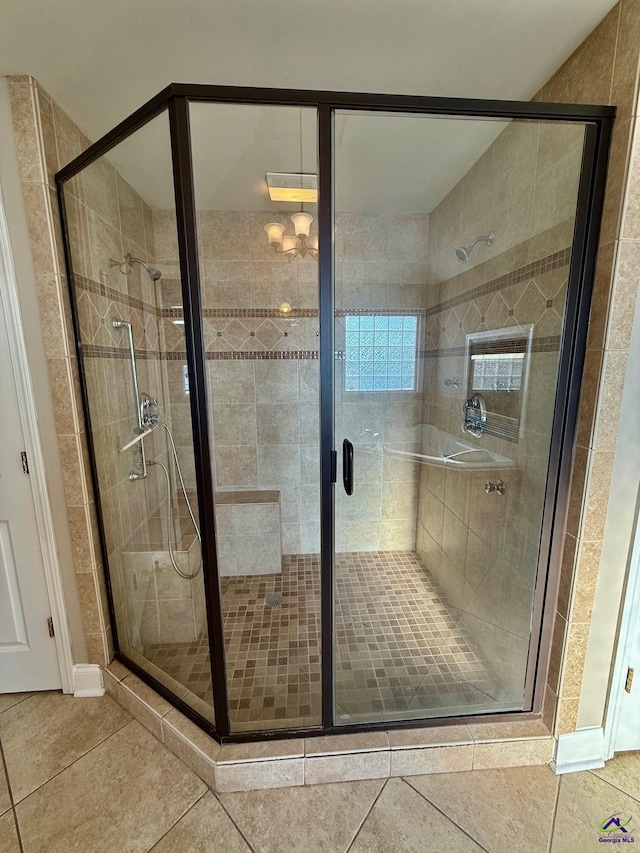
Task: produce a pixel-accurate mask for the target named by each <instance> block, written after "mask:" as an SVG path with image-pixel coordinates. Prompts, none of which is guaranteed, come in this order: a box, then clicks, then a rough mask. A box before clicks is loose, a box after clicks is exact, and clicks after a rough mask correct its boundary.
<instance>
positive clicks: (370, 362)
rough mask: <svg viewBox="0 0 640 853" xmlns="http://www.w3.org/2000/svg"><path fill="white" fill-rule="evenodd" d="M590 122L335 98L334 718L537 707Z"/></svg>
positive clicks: (364, 718)
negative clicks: (492, 116) (529, 685)
mask: <svg viewBox="0 0 640 853" xmlns="http://www.w3.org/2000/svg"><path fill="white" fill-rule="evenodd" d="M583 142H584V125H582V124H560V123H555V122H554V123H545V122H539V121H516V120H514V121H500V122H499V121H488V120H474V119H464V120H460V119H455V120H454V119H446V118H441V117H437V116H419V115H398V114H393V115H386V114H381V113H378V114H370V113H369V114H367V113H355V112H348V111H343V112H339V113H338V114H337V115H336V120H335V175H336V185H335V210H336V213H335V247H336V248H335V339H336V361H335V446H336V447H338V448H340V446H341V445H342V442H343V439H346V440H347V442H348V443H347V445H346V448H345V453H344V457H343V454H342V453H341V452H340V453H339V460H340V462H341V464H342V465H343V466H346V467H347V468H349V470H345V469H344V467H343V468H341V471H340V472H339V477H338V484H337V486H336V495H335V540H336V553H335V572H334V574H335V584H334V621H335V634H334V642H335V651H334V657H335V671H334V696H335V722H336V724H338V725H340V724H353V723H358V722H367V721H378V720H380V721H384V720H401V719H415V718H420V717H440V716H455V715H462V714H473V713H480V712H484V713H486V712H491V711H501V710H519V709H522V708H523V707H524V705H525V702H526V697H525V675H526V672H527V664H528V653H529V642H530V631H531V620H532V609H533V601H534V593H535V586H536V576H537V571H538V554H539V545H540V536H541V528H542V513H543V508H544V493H545V486H546V477H547V468H548V462H549V452H550V441H551V429H552V420H553V415H554V405H555V393H556V385H557V375H558V359H559V348H560V340H561V335H562V331H563V320H564V312H565V300H566V293H567V278H568V270H569V262H570V257H571V248H572V240H573V228H574V219H575V215H576V202H577V193H578V182H579V177H580V168H581V160H582V149H583ZM349 443H350V444H349ZM351 447H352V449H351ZM351 458H352V459H353V463H352V464H351V463H350V459H351ZM343 460H344V461H343ZM351 473H352V476H353V493H352V494H351V495H349V494H348V493H347V490H346V489H345V488H343V487H342V478H343V476H345V475H349V474H351Z"/></svg>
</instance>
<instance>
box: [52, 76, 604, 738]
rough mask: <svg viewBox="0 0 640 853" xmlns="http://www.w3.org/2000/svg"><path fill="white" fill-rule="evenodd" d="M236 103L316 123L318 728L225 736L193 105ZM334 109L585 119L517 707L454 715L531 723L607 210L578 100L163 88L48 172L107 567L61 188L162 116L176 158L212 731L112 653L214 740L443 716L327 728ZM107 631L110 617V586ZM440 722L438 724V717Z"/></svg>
mask: <svg viewBox="0 0 640 853" xmlns="http://www.w3.org/2000/svg"><path fill="white" fill-rule="evenodd" d="M190 102H200V103H206V102H208V103H227V104H229V103H234V104H248V105H273V106H295V107H313V108H315V109H316V110H317V115H318V186H319V190H320V199H319V205H318V234H319V247H320V248H319V260H318V264H319V290H320V293H319V323H320V374H321V390H320V436H321V437H320V462H321V469H320V487H321V542H322V547H321V591H322V604H321V608H322V610H321V626H322V641H321V650H322V655H321V660H322V726H321V727H317V728H312V729H294V730H291V729H281V730H268V731H260V732H255V733H243V734H241V735H233V734H231V732H230V728H229V716H228V703H227V682H226V676H225V665H224V631H223V621H222V610H221V596H220V581H219V575H218V569H217V559H216V539H215V519H214V501H213V482H212V468H211V464H210V442H209V425H208V423H207V416H206V412H207V387H206V385H207V383H206V363H205V347H204V336H203V328H202V312H201V308H202V305H201V293H200V281H199V269H198V246H197V235H196V229H195V221H196V209H195V193H194V181H193V163H192V159H191V145H190V127H189V103H190ZM337 110H350V111H354V112H367V111H368V112H397V113H403V112H404V113H407V112H410V113H415V114H422V115H433V116H442V117H450V116H458V117H466V118H470V119H473V118H495V119H503V120H510V119H530V120H547V121H564V122H579V123H585V144H584V149H583V161H582V170H581V177H580V185H579V190H578V204H577V212H576V220H575V227H574V240H573V244H572V249H573V251H572V255H571V266H570V272H569V291H568V296H567V305H566V311H565V314H566V320H565V325H564V328H563V333H562V340H561V346H560V362H559V369H558V383H557V392H556V406H555V413H554V420H553V431H552V440H551V448H550V456H549V469H548V477H547V487H546V493H545V506H544V515H543V525H542V535H541V545H540V552H539V553H540V557H539V564H538V582H537V584H536V594H535V599H534V606H533V614H532V634H531V636H532V642H531V644H530V650H529V660H528V666H527V676H526V683H525V696H526V697H527V701H526V702H525V704H524V710H522V711H519V712H513V713H507V714H505V713H500V714H493V715H483V716H481V717H476V718H474V717H465V718H460V719H466V720H470V719H482V720H484V721H489V720H497V719H500V720H503V719H505V718H510V719H518V720H522V719H523V718H526V715H527V714H528V715H529V716H530V717H537V716H538V715H539V713H540V710H541V707H542V701H543V691H544V678H543V677H542V676H543V675H544V674H545V672H546V668H547V666H548V659H549V652H550V647H551V635H552V626H553V610H554V606H555V601H556V598H557V591H558V581H559V568H560V562H561V548H562V538H563V537H562V535H561V534H562V531H563V528H564V526H565V525H566V517H567V511H568V495H569V483H570V475H571V464H572V449H573V445H574V440H575V433H576V425H577V415H578V403H579V395H580V383H581V378H582V370H583V365H584V357H585V352H586V339H587V326H588V318H589V309H590V302H591V292H592V287H593V279H594V274H595V264H596V258H597V249H598V238H599V231H600V220H601V214H602V208H603V202H604V189H605V180H606V171H607V162H608V156H609V148H610V142H611V132H612V125H613V120H614V117H615V108H614V107H609V106H595V105H583V104H552V103H539V102H531V101H528V102H521V101H500V100H476V99H466V98H432V97H425V96H417V95H416V96H414V95H386V94H360V93H349V92H326V91H297V90H292V89H259V88H249V87H235V86H213V85H202V84H175V83H174V84H171V85H169V86H168V87H167V88H166V89H164V90H163V91H161V92H160V93H159V94H158V95H156V96H155V97H154V98H152V99H151V100H150V101H149V102H147V103H146V104H145V105H143V106H142V107H140V109H138V110H136V111H135V112H134V113H133V114H132V115H130V116H129V117H128V118H127V119H125V120H124V121H123V122H121V123H120V124H119V125H117V126H116V127H115V128H113V129H112V130H111V131H110V132H109V133H107V134H106V135H105V136H104V137H102V139H100V140H98V141H97V142H96V143H94V144H93V145H91V146H90V147H89V148H87V149H86V150H85V151H84V152H83V153H82V154H80V155H79V156H78V157H77V158H76V159H75V160H73V161H72V162H71V163H70V164H68V165H67V166H66V167H65V168H64V169H62V170H61V171H60V172H58V174H57V175H56V184H57V188H58V198H59V203H60V209H61V217H62V222H63V238H64V246H65V259H66V265H67V273H68V281H69V286H70V291H71V302H72V311H73V315H74V327H75V331H76V347H77V352H78V363H79V366H80V374H81V387H82V394H83V404H84V413H85V419H86V423H87V437H88V443H89V448H90V457H91V470H92V479H93V486H94V492H95V496H96V504H97V507H98V526H99V528H100V538H101V547H102V554H103V561H104V565H105V567H107V573H108V560H107V553H106V547H105V541H104V531H103V529H102V513H101V511H100V500H99V488H98V480H97V469H96V464H95V454H94V452H93V442H92V435H91V428H90V424H91V421H90V416H89V406H88V397H87V387H86V381H85V377H84V370H83V367H82V347H81V344H80V336H79V325H78V318H77V311H76V306H75V298H74V295H75V294H74V288H73V269H72V264H71V246H70V242H69V234H68V227H67V220H66V216H65V208H64V184H65V182H66V181H68V180H69V179H70V178H72V177H73V176H74V175H76V174H78V172H80V171H81V170H82V169H83V168H85V166H88V165H89V164H90V163H92V162H93V161H94V160H96V159H97V158H99V157H101V156H103V155H104V154H106V153H107V152H108V151H109V150H110V149H111V148H113V147H114V146H115V145H117V144H118V143H119V142H121V141H123V140H124V139H126V138H127V137H128V136H129V135H131V134H132V133H134V132H135V131H136V130H137V129H139V128H140V127H142V126H143V125H145V124H146V123H147V122H149V121H150V120H151V119H153V118H155V117H156V116H158V115H159V114H161V113H163V112H165V111H167V112H168V116H169V125H170V136H171V146H172V157H173V177H174V187H175V198H176V217H177V227H178V244H179V255H180V269H181V278H182V295H183V306H184V320H185V324H184V331H185V341H186V350H187V362H188V369H189V385H190V388H191V394H190V403H191V414H192V428H193V439H194V456H195V467H196V486H197V494H198V502H199V507H200V514H201V529H202V533H203V538H202V554H203V567H204V568H203V574H204V580H205V597H206V603H207V623H208V629H209V644H210V652H211V661H212V663H213V664H214V666H213V672H212V678H213V701H214V711H215V719H216V725H215V726H213V725H212V724H211V723H210V722H208V721H207V720H205V719H204V717H202V716H201V715H199V714H198V713H197V712H195V711H193V710H192V709H191V708H190V706H188V705H187V704H186V703H185V702H183V701H182V700H180V699H178V697H176V696H174V694H173V693H171V691H169V690H168V689H167V688H165V687H164V686H163V685H161V684H160V682H158V681H157V680H156V679H154V678H153V677H151V676H149V675H148V674H147V673H146V672H145V671H144V670H143V669H141V668H140V667H139V666H137V665H136V664H135V663H134V662H133V661H130V660H129V659H128V658H127V657H126V656H125V655H124V654H123V653H122V652H120V651H119V646H118V640H117V631H116V630H114V642H115V647H116V650H117V651H116V656H117V657H119V658H120V659H121V660H123V662H125V663H126V664H127V666H129V667H130V668H131V669H132V670H133V671H135V672H136V673H137V674H138V675H139V676H140V677H141V678H142V679H143V680H145V681H146V682H147V683H149V684H150V685H151V686H152V687H154V688H155V689H156V690H158V692H160V693H161V694H162V695H163V696H165V697H166V698H167V699H168V700H169V701H171V702H172V703H173V704H174V705H175V706H176V707H178V708H179V709H180V710H181V711H182V712H183V713H185V714H186V715H187V716H188V717H190V718H191V719H193V720H194V721H195V722H196V723H197V724H198V725H199V726H200V727H201V728H203V729H204V730H205V731H207V732H208V733H210V734H211V735H213V736H214V737H216V738H217V739H218V740H221V741H229V742H231V741H246V740H255V739H265V738H282V737H296V736H304V735H317V734H320V735H322V734H328V733H346V732H349V731H365V730H376V729H388V728H391V727H397V728H400V727H411V726H426V725H438V724H439V723H442V722H443V718H440V719H437V718H436V719H418V720H411V721H403V722H381V723H368V724H360V725H352V726H338V727H336V726H335V725H334V724H333V704H334V703H333V550H334V549H333V487H334V482H335V453H336V451H335V449H334V447H333V441H334V436H333V405H334V403H333V269H332V263H333V207H334V205H333V197H332V193H333V156H334V152H333V133H332V123H333V117H334V115H335V112H336V111H337ZM107 587H108V598H109V606H110V610H111V616H112V625H113V626H114V628H115V624H116V623H115V612H114V605H113V599H112V595H111V590H110V586H109V582H108V579H107ZM445 719H446V718H445Z"/></svg>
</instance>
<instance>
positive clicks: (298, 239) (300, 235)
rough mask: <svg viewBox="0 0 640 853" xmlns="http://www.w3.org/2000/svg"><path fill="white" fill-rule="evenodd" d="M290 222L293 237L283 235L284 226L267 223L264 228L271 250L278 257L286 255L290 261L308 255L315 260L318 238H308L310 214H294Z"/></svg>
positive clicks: (316, 257) (277, 223) (311, 217)
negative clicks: (291, 223) (293, 229)
mask: <svg viewBox="0 0 640 853" xmlns="http://www.w3.org/2000/svg"><path fill="white" fill-rule="evenodd" d="M291 221H292V222H293V227H294V228H295V232H296V234H295V237H294V236H293V235H291V234H287V235H285V234H284V230H285V226H284V225H281V224H280V223H279V222H269V223H268V224H267V225H265V226H264V230H265V231H266V232H267V238H268V240H269V243H270V244H271V248H272V249H273V251H274V252H275V253H276V254H278V255H286V256H287V257H288V258H289V260H290V261H292V260H293V259H294V258H297V257H298V255H299V256H300V257H301V258H304V257H306V256H307V255H310V256H311V257H312V258H314V259H315V260H317V259H318V237H317V235H316V236H314V237H310V236H309V229H310V228H311V223H312V222H313V216H311V214H310V213H294V214H293V216H292V217H291Z"/></svg>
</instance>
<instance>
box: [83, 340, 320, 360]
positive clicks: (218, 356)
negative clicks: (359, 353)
mask: <svg viewBox="0 0 640 853" xmlns="http://www.w3.org/2000/svg"><path fill="white" fill-rule="evenodd" d="M82 354H83V356H84V357H85V358H122V359H128V358H130V354H129V350H128V349H124V348H122V347H106V346H101V345H99V344H83V345H82ZM205 357H206V360H207V361H308V360H317V359H319V358H320V353H319V352H318V350H288V351H287V350H282V351H281V350H267V351H266V352H260V351H250V350H249V351H246V352H234V351H225V352H211V351H208V352H207V353H206V354H205ZM136 358H140V359H142V360H145V359H146V360H153V359H157V360H158V361H182V362H186V360H187V353H186V350H174V351H170V352H161V351H160V350H144V349H136Z"/></svg>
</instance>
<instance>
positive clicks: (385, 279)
mask: <svg viewBox="0 0 640 853" xmlns="http://www.w3.org/2000/svg"><path fill="white" fill-rule="evenodd" d="M274 219H275V220H278V219H279V220H280V221H282V223H283V224H286V223H287V221H288V217H287V216H286V215H282V216H280V217H278V215H276V214H274V213H273V212H266V213H256V212H252V213H247V212H244V213H243V212H239V211H201V212H200V214H199V234H198V238H199V249H200V258H201V265H202V266H201V276H202V282H203V305H204V322H203V325H204V335H205V345H206V350H207V359H208V379H209V398H210V404H211V413H210V417H211V424H212V433H213V437H212V441H213V455H214V461H215V482H216V488H217V489H220V490H256V489H258V490H273V491H278V492H279V493H280V501H281V513H282V536H283V552H284V553H285V554H306V553H317V552H318V551H319V550H320V529H319V527H320V492H319V443H318V441H319V438H318V424H319V407H318V400H319V384H318V382H319V362H318V316H317V314H318V311H317V304H318V285H317V264H316V262H315V261H313V260H311V259H306V260H301V259H298V260H295V261H293V262H289V261H288V259H287V258H285V257H277V256H275V255H274V254H273V251H272V249H271V248H270V246H269V245H268V243H267V241H266V235H265V232H264V225H265V224H266V223H267V222H269V221H273V220H274ZM289 224H290V223H289ZM154 233H155V239H156V262H157V263H158V265H159V266H160V267H161V269H163V270H169V269H172V268H173V269H175V268H176V258H177V246H176V243H175V225H174V222H173V214H172V213H171V212H166V211H156V212H154ZM427 245H428V219H427V217H423V216H388V215H380V214H371V215H366V214H342V215H341V216H339V217H338V221H337V223H336V246H337V259H338V261H337V267H336V282H337V294H336V303H337V304H338V305H342V309H341V313H342V314H344V313H348V311H349V309H350V308H353V309H355V310H357V311H363V310H364V309H375V310H376V311H384V309H387V308H392V309H396V310H398V309H407V310H411V309H414V308H416V309H417V308H420V307H421V306H423V305H424V299H425V294H424V290H425V282H426V276H427V266H426V250H427ZM178 286H179V285H178V282H177V280H176V281H175V282H174V285H173V287H174V290H173V291H172V290H171V288H170V287H168V286H167V283H166V282H165V286H164V287H163V290H162V293H163V298H164V300H165V301H164V306H163V307H164V309H165V313H166V312H169V313H170V312H171V305H174V304H175V305H177V304H179V299H177V293H178V291H177V287H178ZM283 302H289V303H290V304H291V305H292V306H293V311H292V313H291V315H290V316H289V317H286V318H285V317H282V316H281V315H280V313H279V308H280V305H281V304H282V303H283ZM179 316H180V312H179V311H177V312H176V317H179ZM173 319H175V317H174V318H171V317H166V318H165V320H164V323H165V333H166V339H167V341H168V344H169V348H170V349H172V350H173V355H174V357H175V359H176V360H175V361H168V362H167V370H168V372H169V395H170V402H171V408H172V412H173V413H174V424H175V434H176V440H177V442H178V444H179V445H180V446H185V447H186V446H188V443H189V442H190V440H191V439H190V414H189V408H188V396H187V393H188V392H187V390H186V389H185V385H184V379H183V370H184V361H183V360H181V356H182V355H183V352H182V349H183V343H182V339H181V336H180V335H179V334H178V333H177V332H176V331H175V326H173ZM337 335H338V340H337V342H336V347H337V348H338V349H340V346H341V344H340V339H339V336H340V323H338V332H337ZM375 396H376V397H377V399H375V401H374V399H373V398H374V395H371V394H368V395H366V396H365V397H364V398H363V396H362V395H352V398H353V399H348V398H347V395H346V394H343V396H342V401H341V403H340V405H339V406H338V411H337V413H336V427H337V430H338V434H339V435H342V434H343V433H344V435H350V436H351V437H352V439H353V440H354V442H355V443H356V465H358V469H359V471H360V474H359V477H360V478H361V481H362V483H363V486H364V487H363V489H362V490H361V493H360V495H359V496H354V499H353V500H350V501H349V502H348V503H347V502H345V503H344V505H343V504H342V503H341V500H340V496H339V497H338V507H337V512H339V513H342V517H343V519H344V521H345V524H343V525H341V528H342V531H343V535H342V538H341V541H340V542H339V543H338V547H339V548H340V549H341V550H349V551H362V550H365V551H366V550H376V549H377V548H380V547H383V548H404V549H413V547H414V546H415V496H416V493H417V492H416V490H417V468H416V466H413V465H405V466H394V468H393V469H392V468H390V467H389V466H386V465H383V458H382V444H383V442H384V441H385V440H388V439H395V440H396V441H405V442H407V443H410V444H411V446H412V447H413V446H414V444H415V437H416V434H417V433H416V425H419V421H420V416H421V409H422V397H421V394H416V396H415V400H414V402H413V404H411V405H407V403H406V402H403V401H401V400H400V399H399V398H398V397H397V395H396V397H395V398H394V397H393V395H389V398H390V399H380V398H379V396H377V395H375ZM181 413H182V414H181ZM181 426H182V427H183V429H182V428H181ZM366 429H369V430H370V433H368V434H367V435H366V436H361V433H363V432H364V431H365V430H366ZM376 432H377V433H378V434H379V435H378V437H377V438H376V439H375V441H374V440H373V438H371V439H370V438H369V436H370V435H371V436H372V435H373V433H376ZM407 481H409V483H410V484H411V487H410V488H406V487H405V486H406V482H407ZM401 482H402V485H401Z"/></svg>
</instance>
